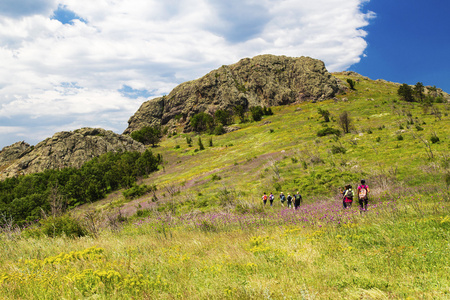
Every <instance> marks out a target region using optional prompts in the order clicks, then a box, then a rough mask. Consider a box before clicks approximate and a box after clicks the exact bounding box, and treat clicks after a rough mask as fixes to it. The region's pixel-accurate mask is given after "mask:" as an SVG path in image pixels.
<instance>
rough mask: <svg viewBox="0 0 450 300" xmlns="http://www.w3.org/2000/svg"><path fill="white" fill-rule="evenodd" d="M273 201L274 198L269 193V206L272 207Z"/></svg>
mask: <svg viewBox="0 0 450 300" xmlns="http://www.w3.org/2000/svg"><path fill="white" fill-rule="evenodd" d="M273 199H275V196H274V195H273V194H272V192H271V193H270V195H269V201H270V206H273Z"/></svg>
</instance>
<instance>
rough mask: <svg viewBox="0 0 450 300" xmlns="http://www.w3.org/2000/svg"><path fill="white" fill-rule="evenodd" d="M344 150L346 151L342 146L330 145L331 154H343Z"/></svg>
mask: <svg viewBox="0 0 450 300" xmlns="http://www.w3.org/2000/svg"><path fill="white" fill-rule="evenodd" d="M346 152H347V150H346V149H345V148H344V147H342V146H336V145H333V146H331V153H333V154H337V153H342V154H345V153H346Z"/></svg>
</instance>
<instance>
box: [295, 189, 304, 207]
mask: <svg viewBox="0 0 450 300" xmlns="http://www.w3.org/2000/svg"><path fill="white" fill-rule="evenodd" d="M294 199H295V200H294V208H295V209H298V208H299V207H300V203H301V202H302V196H301V195H300V193H299V192H298V191H297V194H295V195H294Z"/></svg>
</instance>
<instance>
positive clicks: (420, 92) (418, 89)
mask: <svg viewBox="0 0 450 300" xmlns="http://www.w3.org/2000/svg"><path fill="white" fill-rule="evenodd" d="M424 92H425V87H424V86H423V83H422V82H418V83H416V85H415V86H414V94H415V95H416V97H417V98H418V99H419V100H420V102H423V98H424V97H425V94H424Z"/></svg>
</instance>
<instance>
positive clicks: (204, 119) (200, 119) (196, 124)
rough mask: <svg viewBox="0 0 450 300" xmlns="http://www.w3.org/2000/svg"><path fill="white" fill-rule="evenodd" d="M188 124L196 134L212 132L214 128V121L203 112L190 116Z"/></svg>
mask: <svg viewBox="0 0 450 300" xmlns="http://www.w3.org/2000/svg"><path fill="white" fill-rule="evenodd" d="M190 124H191V126H192V128H193V129H194V130H195V131H197V132H203V131H207V130H212V129H213V128H214V119H213V117H211V116H210V115H209V114H207V113H205V112H201V113H198V114H196V115H194V116H192V118H191V121H190Z"/></svg>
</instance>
